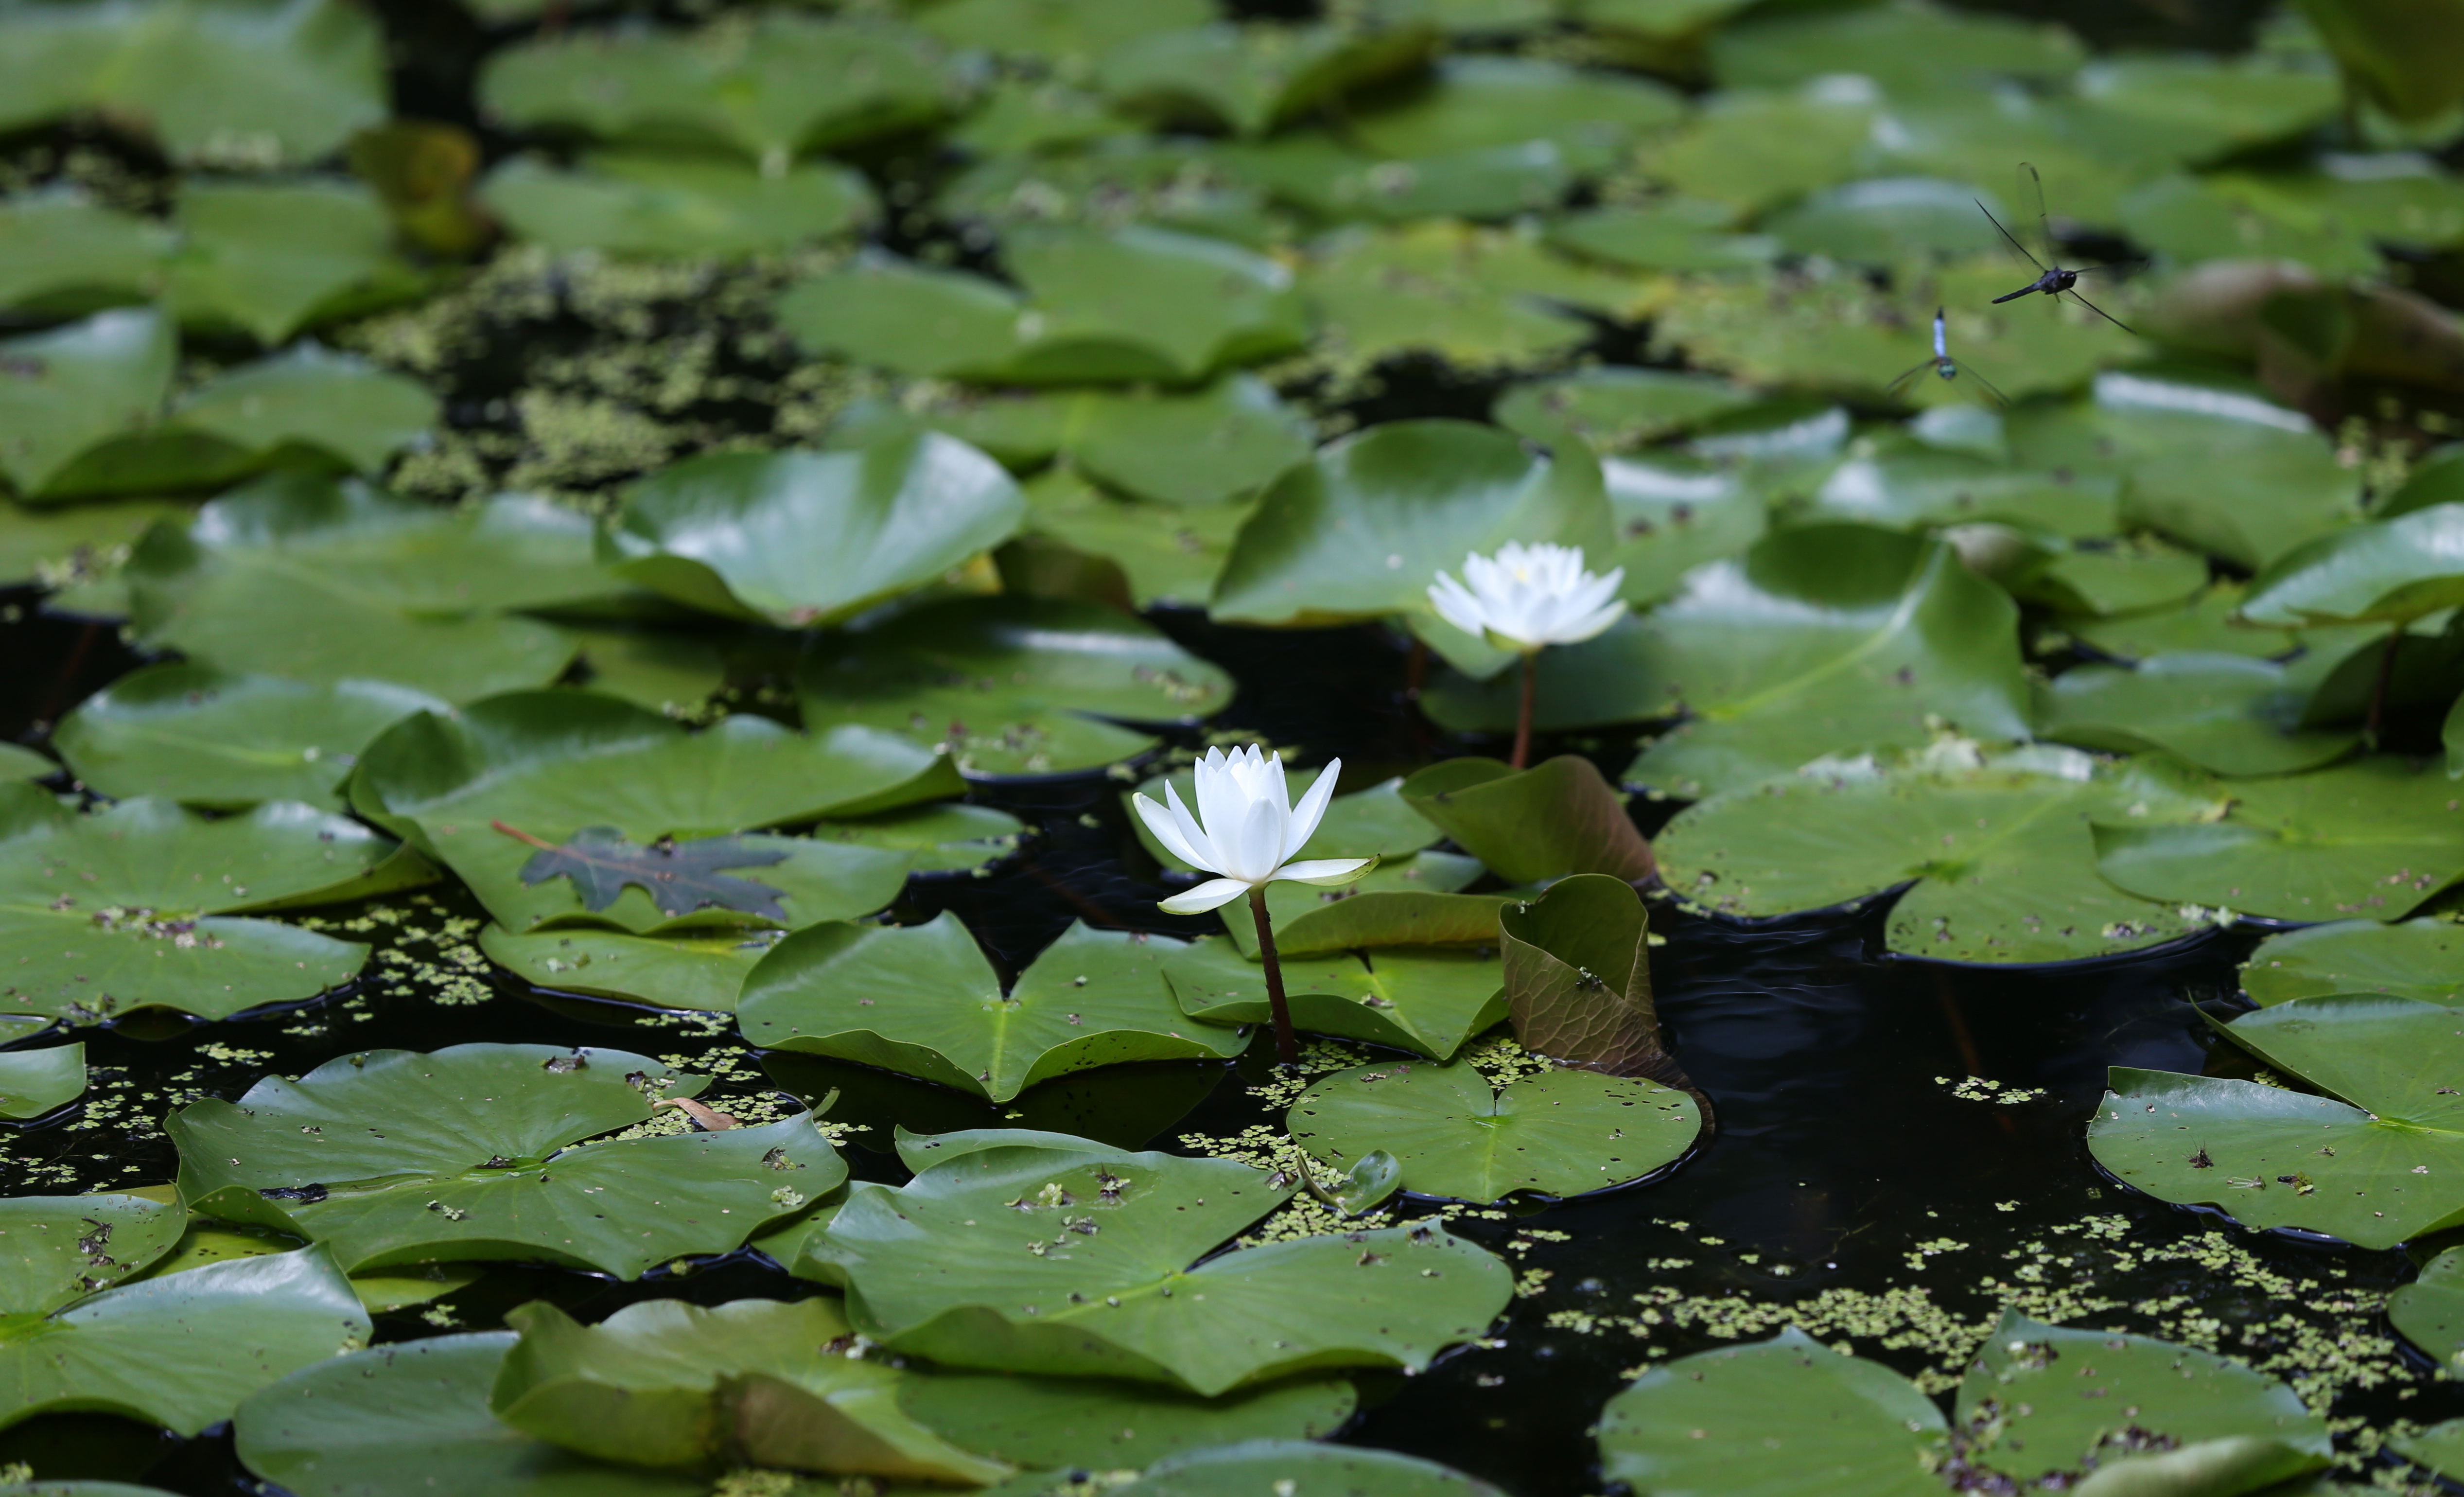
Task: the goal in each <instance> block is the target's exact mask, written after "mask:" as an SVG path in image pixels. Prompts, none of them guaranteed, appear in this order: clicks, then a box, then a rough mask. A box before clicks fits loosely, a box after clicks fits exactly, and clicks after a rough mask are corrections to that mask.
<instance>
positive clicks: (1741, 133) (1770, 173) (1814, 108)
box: [1642, 84, 1888, 378]
mask: <svg viewBox="0 0 2464 1497" xmlns="http://www.w3.org/2000/svg"><path fill="white" fill-rule="evenodd" d="M1880 103H1881V99H1880V97H1879V94H1878V93H1877V91H1875V90H1874V89H1873V88H1872V86H1871V85H1870V84H1868V85H1862V86H1861V87H1859V88H1853V89H1852V88H1831V89H1826V88H1823V87H1821V86H1819V85H1817V86H1815V87H1813V88H1808V89H1805V90H1802V91H1798V92H1790V93H1782V92H1777V91H1771V90H1763V89H1739V90H1735V91H1733V92H1727V93H1721V94H1714V95H1712V96H1711V97H1710V98H1709V99H1706V100H1705V104H1704V107H1703V108H1702V110H1701V111H1700V112H1698V113H1697V114H1695V115H1694V117H1693V118H1692V119H1690V120H1688V121H1686V123H1685V125H1684V126H1683V128H1682V129H1679V130H1677V131H1674V132H1672V133H1671V134H1669V135H1668V136H1666V137H1664V138H1663V139H1661V141H1659V142H1656V143H1652V144H1650V145H1647V146H1646V147H1645V149H1644V151H1643V152H1642V157H1643V164H1644V165H1645V167H1646V168H1647V169H1648V170H1650V171H1651V172H1652V173H1653V174H1654V175H1655V176H1657V177H1659V178H1660V179H1661V180H1662V181H1664V182H1666V183H1667V184H1668V185H1669V186H1670V187H1674V188H1676V189H1677V191H1679V192H1680V193H1683V194H1684V195H1685V196H1688V197H1693V198H1699V199H1704V200H1706V201H1710V202H1716V203H1727V204H1730V205H1732V206H1733V207H1735V208H1737V209H1741V210H1750V209H1761V208H1765V207H1768V206H1771V205H1772V204H1777V203H1782V202H1786V201H1788V200H1790V199H1793V198H1796V197H1799V196H1802V195H1803V194H1805V193H1807V192H1812V191H1815V190H1817V189H1819V188H1822V187H1832V186H1835V185H1836V184H1838V183H1842V182H1846V181H1849V180H1850V179H1852V178H1854V177H1855V176H1857V175H1858V165H1859V163H1858V157H1859V152H1860V150H1861V148H1862V146H1863V144H1864V143H1865V141H1866V140H1867V139H1868V138H1869V137H1870V136H1871V134H1872V132H1873V125H1874V119H1875V116H1876V115H1877V114H1878V113H1879V112H1880V109H1879V106H1880ZM1884 377H1885V378H1888V376H1887V375H1886V376H1884Z"/></svg>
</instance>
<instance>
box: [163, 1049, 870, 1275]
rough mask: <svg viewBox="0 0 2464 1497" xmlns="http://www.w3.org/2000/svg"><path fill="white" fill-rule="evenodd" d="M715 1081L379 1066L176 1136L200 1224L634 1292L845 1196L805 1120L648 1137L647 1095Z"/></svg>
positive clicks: (571, 1055) (556, 1056) (390, 1054)
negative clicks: (654, 1276)
mask: <svg viewBox="0 0 2464 1497" xmlns="http://www.w3.org/2000/svg"><path fill="white" fill-rule="evenodd" d="M637 1078H638V1079H637ZM705 1079H706V1078H702V1077H695V1076H688V1075H682V1074H679V1073H677V1072H674V1071H671V1070H670V1069H669V1068H667V1067H665V1066H662V1065H660V1064H659V1063H657V1062H655V1061H652V1060H649V1059H648V1058H646V1057H644V1056H640V1055H633V1054H629V1053H627V1052H626V1051H623V1050H599V1049H574V1050H570V1051H568V1050H561V1049H559V1048H557V1047H555V1046H543V1045H457V1046H449V1047H447V1048H445V1049H442V1050H438V1051H436V1052H435V1053H433V1054H425V1055H424V1054H421V1053H419V1052H417V1051H414V1050H374V1051H364V1052H361V1053H357V1054H353V1055H346V1056H342V1057H340V1058H338V1059H335V1060H331V1061H328V1062H326V1063H325V1064H324V1065H322V1066H319V1067H318V1068H316V1069H315V1070H313V1071H310V1072H309V1073H308V1074H307V1075H305V1076H303V1077H301V1078H300V1079H299V1080H298V1081H297V1082H290V1081H285V1080H283V1079H281V1078H280V1077H278V1076H270V1077H267V1078H266V1079H264V1080H262V1081H260V1082H258V1083H257V1084H256V1085H255V1086H253V1087H252V1088H250V1089H249V1090H248V1093H247V1094H246V1095H245V1096H243V1097H242V1098H241V1099H240V1100H239V1102H238V1103H236V1104H233V1103H230V1102H225V1101H222V1100H221V1099H219V1098H209V1099H207V1100H205V1101H203V1102H196V1103H191V1104H190V1105H189V1106H187V1107H186V1108H183V1109H182V1110H181V1111H180V1112H177V1113H174V1114H173V1115H172V1117H171V1120H170V1123H169V1125H168V1131H169V1133H170V1134H171V1138H172V1141H173V1142H174V1143H176V1144H178V1145H179V1148H180V1161H181V1162H180V1180H181V1194H182V1195H183V1196H184V1197H186V1198H187V1200H190V1201H192V1202H194V1203H195V1205H196V1207H197V1209H198V1210H200V1211H203V1212H208V1213H210V1214H212V1215H214V1216H218V1217H220V1218H222V1219H224V1220H226V1221H231V1222H243V1223H248V1224H253V1225H260V1226H270V1227H274V1228H275V1229H277V1230H280V1231H286V1232H292V1233H296V1234H297V1235H298V1236H301V1237H305V1238H307V1239H309V1240H310V1241H312V1242H316V1243H319V1244H322V1245H324V1246H327V1247H330V1248H331V1249H332V1250H333V1252H334V1256H335V1258H336V1259H337V1260H339V1261H340V1262H341V1263H344V1264H347V1265H348V1266H350V1267H352V1268H354V1269H364V1268H381V1267H388V1266H396V1265H406V1264H425V1263H449V1262H460V1261H469V1260H473V1259H482V1260H484V1259H513V1260H517V1261H522V1262H531V1263H549V1264H559V1265H563V1266H570V1267H583V1268H592V1269H596V1270H598V1271H599V1272H602V1273H612V1274H615V1275H616V1276H618V1277H620V1278H626V1279H633V1278H639V1277H640V1276H641V1274H642V1272H643V1270H644V1269H646V1268H649V1267H650V1266H652V1265H654V1264H659V1263H664V1262H666V1261H667V1260H669V1259H671V1258H675V1257H678V1256H680V1255H683V1254H687V1253H723V1252H728V1251H731V1250H732V1249H734V1248H736V1247H737V1246H738V1245H740V1244H742V1243H743V1242H744V1240H745V1239H746V1238H748V1237H751V1236H752V1235H753V1234H754V1233H755V1232H757V1231H759V1230H760V1229H761V1227H762V1226H763V1225H765V1224H766V1223H768V1222H772V1221H775V1220H777V1219H779V1218H781V1217H785V1216H789V1215H792V1214H794V1213H795V1212H797V1211H799V1210H801V1209H802V1208H803V1205H804V1203H805V1202H806V1201H808V1200H813V1199H815V1198H818V1197H820V1196H822V1195H825V1194H826V1193H827V1192H829V1191H830V1190H832V1189H834V1188H836V1186H837V1185H838V1183H839V1182H840V1181H841V1180H843V1179H845V1178H847V1166H846V1165H845V1164H844V1163H842V1162H841V1161H840V1159H839V1157H838V1156H837V1154H836V1153H835V1152H833V1151H832V1150H831V1148H830V1146H829V1144H828V1142H827V1141H825V1139H824V1138H823V1137H822V1136H821V1135H820V1134H817V1133H815V1132H814V1131H813V1125H812V1118H811V1115H810V1114H809V1113H804V1112H798V1113H796V1114H795V1115H794V1116H791V1117H788V1118H785V1119H782V1120H781V1121H780V1122H776V1123H770V1124H765V1125H762V1126H759V1127H742V1128H733V1129H727V1130H723V1131H721V1132H718V1133H711V1134H700V1133H694V1134H651V1135H647V1136H645V1135H643V1134H642V1133H641V1128H642V1125H643V1124H645V1123H647V1122H649V1120H650V1119H651V1117H652V1116H653V1115H654V1114H653V1112H652V1111H651V1107H650V1102H651V1099H652V1097H653V1095H654V1094H657V1093H658V1092H659V1091H662V1090H664V1091H666V1092H667V1093H668V1094H670V1095H691V1094H692V1093H693V1092H695V1091H698V1090H700V1088H701V1084H702V1082H703V1081H704V1080H705ZM620 1129H621V1130H627V1131H628V1132H629V1133H630V1134H632V1136H626V1137H618V1138H598V1137H597V1136H596V1135H598V1134H607V1133H612V1132H615V1131H617V1130H620ZM234 1160H238V1161H243V1162H233V1161H234Z"/></svg>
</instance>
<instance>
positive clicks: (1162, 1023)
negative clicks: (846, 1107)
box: [737, 913, 1246, 1102]
mask: <svg viewBox="0 0 2464 1497" xmlns="http://www.w3.org/2000/svg"><path fill="white" fill-rule="evenodd" d="M1181 944H1182V943H1181V942H1178V941H1174V940H1170V939H1168V938H1165V937H1161V936H1141V935H1132V934H1131V933H1129V932H1126V931H1097V930H1091V929H1089V928H1088V927H1087V926H1085V925H1082V924H1077V923H1075V922H1073V923H1072V924H1071V925H1070V927H1069V928H1068V929H1067V931H1065V932H1063V933H1062V936H1061V938H1060V939H1059V940H1058V941H1056V942H1054V943H1053V944H1052V945H1051V946H1050V947H1048V948H1046V949H1045V952H1044V954H1043V955H1042V956H1040V957H1038V958H1036V959H1035V962H1034V964H1033V965H1031V966H1029V967H1028V968H1027V969H1026V971H1024V972H1023V973H1021V974H1020V975H1019V978H1018V980H1017V981H1016V982H1015V983H1014V984H1013V985H1012V986H1011V987H1010V989H1009V991H1008V992H1007V993H1003V991H1002V988H1001V979H1000V977H999V975H998V974H996V973H995V972H994V971H993V966H992V963H991V962H990V961H988V960H987V959H985V958H984V955H983V953H982V951H980V950H979V948H978V947H977V945H976V939H975V937H974V936H971V935H969V934H968V933H967V928H966V927H965V926H964V925H961V924H960V923H958V918H957V915H955V914H947V913H944V914H940V915H938V916H936V917H935V919H933V920H932V921H931V922H930V923H928V924H925V925H920V926H883V925H820V926H814V927H811V928H810V929H807V930H803V931H799V932H797V933H796V934H795V935H793V936H789V937H788V938H787V939H785V940H783V941H781V942H780V943H779V945H778V946H777V948H775V949H774V950H773V951H772V952H770V954H769V955H767V956H765V957H764V958H762V959H761V962H760V965H759V966H758V967H757V968H756V969H755V970H754V972H753V974H752V975H751V976H750V977H748V978H747V979H746V980H745V984H744V992H743V997H742V999H741V1001H740V1002H738V1003H737V1026H738V1027H739V1028H740V1029H741V1030H742V1031H743V1034H744V1037H745V1040H746V1042H747V1043H748V1044H752V1045H758V1046H761V1047H762V1048H764V1049H787V1050H803V1051H808V1052H811V1053H814V1054H819V1055H836V1056H840V1057H843V1058H845V1059H847V1060H853V1061H861V1062H863V1063H865V1064H867V1065H871V1066H879V1067H881V1068H884V1069H888V1070H894V1071H898V1072H901V1073H903V1074H906V1075H911V1076H921V1077H923V1078H924V1079H926V1080H928V1081H937V1082H940V1083H942V1084H943V1085H945V1086H952V1087H956V1088H957V1089H959V1090H962V1091H975V1092H979V1093H981V1094H982V1095H984V1096H986V1097H988V1098H990V1099H991V1100H993V1101H995V1102H1006V1101H1008V1100H1009V1099H1010V1098H1012V1097H1014V1096H1016V1095H1018V1094H1019V1093H1020V1092H1021V1091H1023V1090H1026V1089H1027V1088H1028V1087H1031V1086H1034V1085H1035V1084H1036V1083H1038V1082H1042V1081H1048V1080H1051V1079H1053V1078H1054V1077H1057V1076H1063V1075H1067V1074H1068V1073H1070V1072H1072V1071H1077V1070H1085V1069H1088V1068H1092V1067H1097V1066H1111V1065H1117V1064H1120V1063H1122V1062H1127V1061H1162V1060H1195V1059H1203V1058H1207V1057H1217V1058H1222V1057H1229V1056H1232V1055H1237V1054H1239V1053H1240V1051H1241V1050H1242V1048H1243V1046H1244V1045H1245V1043H1246V1041H1245V1038H1244V1037H1243V1036H1240V1035H1237V1034H1234V1033H1232V1032H1231V1031H1229V1030H1225V1029H1222V1028H1219V1027H1217V1026H1215V1025H1212V1024H1193V1023H1191V1022H1190V1021H1189V1020H1188V1018H1186V1017H1185V1016H1184V1015H1183V1014H1182V1013H1181V1011H1180V1009H1179V1008H1178V1007H1177V1006H1176V1005H1175V1004H1174V1002H1173V998H1172V990H1171V989H1170V988H1168V987H1167V986H1166V985H1165V983H1164V980H1163V976H1162V968H1163V964H1164V962H1165V960H1166V959H1167V958H1169V957H1170V956H1171V955H1172V954H1173V953H1174V952H1176V951H1177V950H1178V949H1179V948H1180V946H1181ZM868 1010H870V1011H869V1012H868Z"/></svg>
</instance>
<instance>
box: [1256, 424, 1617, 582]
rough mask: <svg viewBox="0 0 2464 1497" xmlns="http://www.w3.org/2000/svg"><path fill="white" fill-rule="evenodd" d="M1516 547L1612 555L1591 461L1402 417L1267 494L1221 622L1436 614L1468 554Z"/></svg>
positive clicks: (1469, 427)
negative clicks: (1443, 589) (1438, 597)
mask: <svg viewBox="0 0 2464 1497" xmlns="http://www.w3.org/2000/svg"><path fill="white" fill-rule="evenodd" d="M1508 540H1524V541H1543V540H1547V541H1556V542H1559V543H1563V544H1570V545H1577V546H1582V547H1584V548H1585V550H1586V551H1587V552H1588V553H1590V554H1592V555H1595V556H1597V555H1600V554H1602V553H1605V552H1606V551H1607V550H1608V506H1607V501H1606V498H1605V496H1604V495H1603V494H1602V491H1601V485H1600V479H1599V469H1598V465H1597V464H1596V463H1595V461H1594V460H1593V459H1592V458H1591V457H1590V455H1589V454H1588V453H1583V452H1571V453H1564V454H1560V455H1558V456H1555V457H1550V456H1546V455H1534V454H1533V453H1530V452H1528V451H1525V450H1524V449H1523V447H1522V446H1521V445H1520V444H1519V443H1517V442H1516V441H1515V439H1514V438H1513V437H1512V436H1510V435H1508V434H1507V433H1506V432H1503V431H1500V430H1497V429H1494V428H1487V427H1480V426H1475V425H1473V424H1471V423H1469V422H1461V421H1397V422H1390V423H1387V424H1386V425H1384V426H1379V427H1375V428H1372V429H1369V430H1367V431H1364V432H1360V433H1358V434H1356V435H1353V436H1349V437H1344V438H1341V439H1339V440H1337V441H1334V442H1331V443H1329V444H1328V445H1327V446H1326V447H1324V448H1321V449H1320V450H1319V451H1318V454H1317V457H1316V459H1315V460H1314V461H1312V462H1310V463H1309V464H1308V465H1307V466H1304V467H1299V468H1295V469H1293V470H1291V471H1290V472H1288V473H1286V474H1285V475H1284V476H1283V477H1281V478H1279V479H1277V480H1276V481H1275V483H1274V484H1273V485H1272V486H1270V487H1269V488H1268V489H1267V491H1266V494H1265V497H1264V498H1262V499H1261V500H1260V501H1259V505H1258V509H1257V511H1256V513H1255V514H1253V515H1252V516H1251V517H1250V518H1249V521H1248V523H1247V524H1245V525H1243V527H1242V529H1241V536H1240V539H1238V540H1237V541H1236V542H1234V545H1233V549H1232V556H1231V558H1230V560H1229V561H1226V562H1225V564H1224V568H1223V572H1222V575H1221V577H1220V578H1219V579H1218V580H1217V583H1216V588H1215V600H1214V605H1213V607H1212V609H1211V612H1212V613H1213V615H1214V617H1216V618H1217V619H1219V620H1223V621H1225V622H1239V623H1247V624H1266V625H1282V626H1287V627H1290V626H1308V625H1318V624H1331V623H1344V622H1350V621H1353V620H1356V619H1367V618H1377V617H1382V616H1384V615H1387V614H1393V613H1411V614H1430V613H1432V611H1433V610H1432V609H1431V607H1430V605H1429V599H1428V589H1429V583H1430V582H1431V581H1432V580H1433V579H1434V578H1435V576H1436V574H1437V572H1438V571H1439V570H1440V569H1441V568H1443V569H1446V570H1449V571H1454V570H1460V569H1461V568H1462V566H1463V557H1464V555H1465V554H1466V553H1469V552H1481V553H1487V552H1492V551H1494V550H1496V549H1497V548H1498V546H1500V545H1502V544H1504V543H1505V542H1507V541H1508Z"/></svg>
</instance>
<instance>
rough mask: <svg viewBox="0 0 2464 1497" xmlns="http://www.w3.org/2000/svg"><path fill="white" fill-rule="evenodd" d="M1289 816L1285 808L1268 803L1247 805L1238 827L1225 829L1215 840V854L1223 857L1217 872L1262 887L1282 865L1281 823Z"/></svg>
mask: <svg viewBox="0 0 2464 1497" xmlns="http://www.w3.org/2000/svg"><path fill="white" fill-rule="evenodd" d="M1290 815H1291V808H1290V807H1289V806H1285V805H1278V804H1275V803H1274V802H1272V801H1252V802H1250V803H1249V804H1248V805H1247V807H1246V808H1245V812H1244V814H1243V816H1242V818H1241V820H1240V822H1239V824H1238V825H1236V826H1227V827H1225V828H1224V829H1223V832H1222V835H1221V836H1220V837H1218V838H1217V839H1216V844H1215V846H1216V848H1217V850H1219V851H1221V853H1222V854H1223V855H1224V866H1223V867H1222V868H1221V870H1219V871H1220V872H1221V873H1222V874H1224V876H1226V877H1228V878H1245V879H1247V880H1248V881H1249V882H1251V883H1253V884H1262V883H1265V881H1266V879H1267V877H1268V876H1269V875H1270V874H1272V873H1273V872H1274V871H1275V865H1276V864H1278V863H1280V862H1282V861H1283V850H1284V823H1285V821H1286V819H1287V818H1288V817H1289V816H1290Z"/></svg>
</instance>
